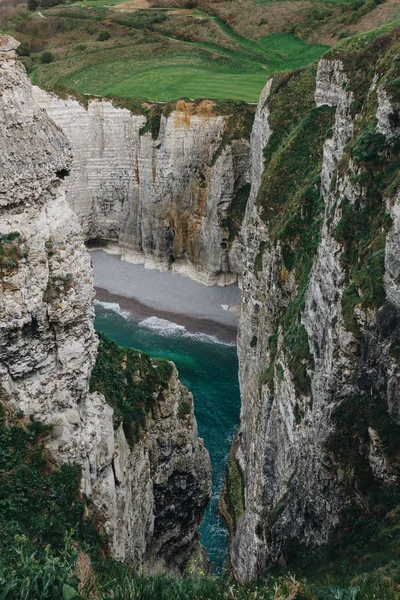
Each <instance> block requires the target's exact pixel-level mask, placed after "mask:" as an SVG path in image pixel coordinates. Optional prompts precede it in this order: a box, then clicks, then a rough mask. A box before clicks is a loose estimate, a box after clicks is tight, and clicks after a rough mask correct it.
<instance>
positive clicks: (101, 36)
mask: <svg viewBox="0 0 400 600" xmlns="http://www.w3.org/2000/svg"><path fill="white" fill-rule="evenodd" d="M110 37H111V34H110V32H109V31H107V29H102V30H101V31H99V33H98V36H97V38H96V39H97V41H98V42H105V41H106V40H109V39H110Z"/></svg>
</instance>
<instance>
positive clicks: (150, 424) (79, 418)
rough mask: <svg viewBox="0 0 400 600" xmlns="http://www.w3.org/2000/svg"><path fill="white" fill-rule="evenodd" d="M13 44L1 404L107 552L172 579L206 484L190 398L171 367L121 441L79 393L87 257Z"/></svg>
mask: <svg viewBox="0 0 400 600" xmlns="http://www.w3.org/2000/svg"><path fill="white" fill-rule="evenodd" d="M17 45H18V43H17V42H15V40H13V39H12V38H9V37H7V36H0V124H1V128H0V214H1V218H0V289H1V293H0V397H1V401H2V402H3V403H6V404H7V406H8V407H10V408H11V409H13V410H15V411H16V412H19V411H23V413H24V414H25V415H26V416H27V417H29V418H32V419H35V420H39V421H41V422H43V423H46V424H51V425H53V431H52V439H51V441H50V443H49V449H50V450H51V452H52V454H53V456H54V458H55V459H56V460H57V461H58V462H59V463H62V462H74V463H76V464H78V465H80V466H81V468H82V490H83V492H84V493H85V494H86V495H87V496H88V497H89V498H91V499H92V501H93V503H94V504H95V506H97V507H98V508H99V509H100V511H101V514H102V517H103V519H104V526H105V529H106V532H107V534H108V539H109V543H110V548H111V550H112V552H113V554H114V556H116V557H118V558H121V559H124V560H133V561H134V563H135V564H136V566H137V567H142V566H146V567H147V568H148V569H149V570H159V569H161V568H164V569H166V570H170V571H176V570H179V569H181V568H183V567H184V565H185V563H186V562H187V560H188V559H189V558H190V556H191V554H192V552H193V551H194V550H196V549H197V548H198V539H199V534H198V528H199V526H200V524H201V520H202V515H203V511H204V508H205V505H206V504H207V502H208V499H209V496H210V485H211V484H210V463H209V457H208V453H207V451H206V450H205V448H204V446H203V442H202V440H201V439H199V438H198V437H197V427H196V421H195V418H194V416H193V402H192V399H191V395H190V393H189V392H188V391H187V390H186V389H185V388H183V386H182V385H181V384H180V383H179V381H178V378H177V372H176V370H175V369H172V374H171V373H170V374H169V376H168V379H167V381H166V382H165V386H164V387H163V389H162V391H160V393H159V394H158V395H157V396H156V398H153V403H154V405H153V408H152V411H151V412H149V414H147V415H146V423H145V427H144V428H143V431H142V433H141V435H140V437H139V439H138V440H137V441H136V443H134V444H131V445H129V444H128V443H127V440H126V437H125V434H124V431H123V429H122V427H119V428H118V429H117V430H114V423H113V409H112V408H111V407H110V406H109V405H107V403H106V402H105V399H104V397H103V396H102V395H100V394H99V393H97V392H93V393H89V380H90V374H91V371H92V368H93V365H94V362H95V359H96V350H97V344H98V341H97V337H96V335H95V332H94V329H93V307H92V299H93V295H94V292H93V277H92V268H91V264H90V256H89V254H88V252H87V250H86V248H85V246H84V238H83V234H82V230H81V228H80V225H79V222H78V219H77V217H76V216H75V214H74V213H73V211H72V210H71V208H70V206H69V204H68V202H67V201H66V198H65V183H64V178H65V176H66V174H67V172H68V171H69V170H70V169H71V164H72V152H71V146H70V144H69V142H68V140H67V138H66V137H65V135H64V134H63V133H62V131H61V129H60V128H59V127H58V126H57V125H56V124H55V123H54V122H53V121H52V120H51V119H50V118H49V116H48V115H47V114H46V113H45V111H44V110H42V109H41V108H40V107H39V106H38V104H37V103H36V101H35V99H34V97H33V93H32V86H31V84H30V82H29V80H28V78H27V76H26V74H25V71H24V69H23V67H22V66H21V65H20V63H19V62H18V61H17V59H16V55H15V48H16V47H17ZM182 402H185V406H186V412H185V415H184V417H182V415H181V414H180V406H181V404H182ZM173 501H174V502H175V504H176V507H177V508H176V510H175V511H174V510H172V504H173Z"/></svg>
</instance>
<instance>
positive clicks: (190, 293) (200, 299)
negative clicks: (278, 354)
mask: <svg viewBox="0 0 400 600" xmlns="http://www.w3.org/2000/svg"><path fill="white" fill-rule="evenodd" d="M91 257H92V262H93V267H94V283H95V287H96V300H98V301H100V302H115V303H117V304H119V306H120V307H121V309H122V310H126V311H128V312H129V313H130V314H131V315H132V318H133V319H134V320H135V321H140V320H142V319H145V318H147V317H151V316H156V317H158V318H160V319H167V320H168V321H172V322H174V323H177V324H178V325H183V326H184V327H185V328H186V329H187V330H188V331H190V332H192V333H206V334H208V335H212V336H215V337H217V338H218V339H219V340H221V341H224V342H229V343H232V342H235V341H236V332H237V325H238V314H239V306H240V290H239V288H238V286H237V285H236V284H234V285H231V286H226V287H219V286H212V287H207V286H203V285H201V284H200V283H197V282H196V281H193V280H191V279H189V278H188V277H183V276H182V275H172V273H171V272H170V271H167V272H165V273H160V272H159V271H151V270H148V269H145V268H144V267H143V266H142V265H134V264H132V263H128V262H125V261H121V260H120V258H119V256H116V255H112V254H107V253H106V252H103V251H101V250H95V251H93V252H91ZM221 305H225V306H229V310H224V309H223V308H222V306H221Z"/></svg>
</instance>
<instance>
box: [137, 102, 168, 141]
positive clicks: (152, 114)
mask: <svg viewBox="0 0 400 600" xmlns="http://www.w3.org/2000/svg"><path fill="white" fill-rule="evenodd" d="M162 114H163V105H162V104H153V105H152V106H151V107H150V108H149V109H148V110H147V113H146V119H147V120H146V123H145V125H144V126H143V127H142V128H141V129H140V130H139V135H143V134H144V133H147V131H150V132H151V137H152V138H153V140H156V139H157V138H158V134H159V132H160V125H161V115H162Z"/></svg>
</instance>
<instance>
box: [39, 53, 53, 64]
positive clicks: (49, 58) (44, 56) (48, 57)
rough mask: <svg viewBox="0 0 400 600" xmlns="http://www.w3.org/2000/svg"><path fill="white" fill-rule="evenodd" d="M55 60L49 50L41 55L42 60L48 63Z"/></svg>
mask: <svg viewBox="0 0 400 600" xmlns="http://www.w3.org/2000/svg"><path fill="white" fill-rule="evenodd" d="M53 60H54V56H53V54H52V53H51V52H48V51H47V50H46V51H45V52H42V54H41V55H40V62H41V63H43V64H45V65H47V64H49V63H51V62H53Z"/></svg>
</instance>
